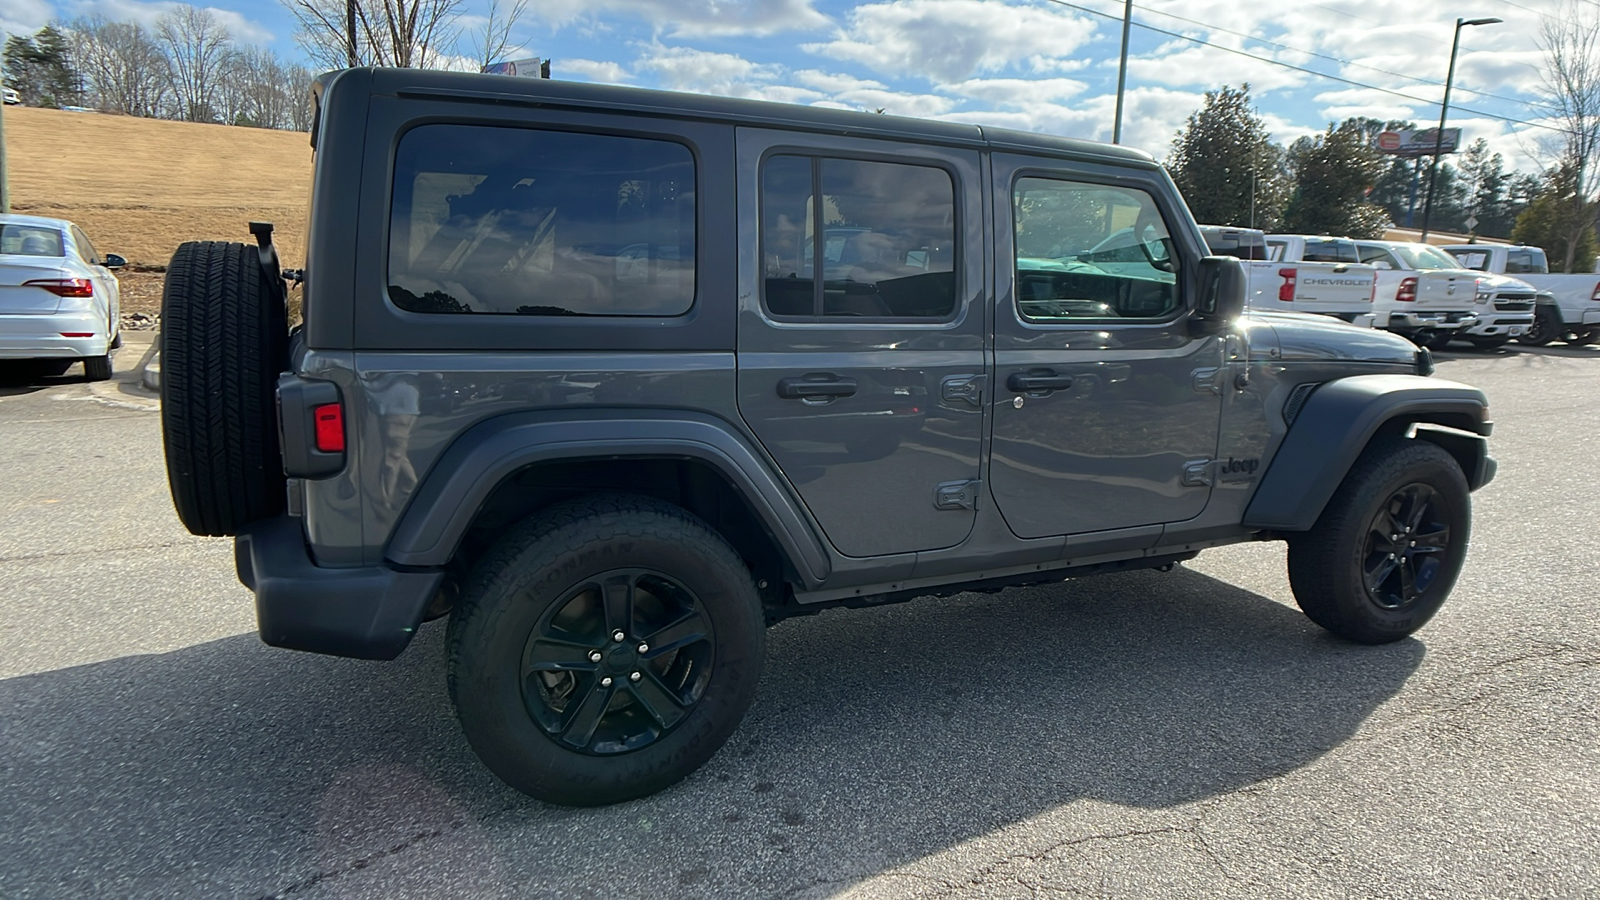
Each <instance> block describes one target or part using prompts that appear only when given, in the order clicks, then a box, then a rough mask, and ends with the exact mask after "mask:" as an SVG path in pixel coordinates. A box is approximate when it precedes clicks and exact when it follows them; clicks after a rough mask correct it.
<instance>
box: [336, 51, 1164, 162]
mask: <svg viewBox="0 0 1600 900" xmlns="http://www.w3.org/2000/svg"><path fill="white" fill-rule="evenodd" d="M351 89H354V90H357V91H359V90H362V89H365V90H367V91H369V92H370V93H372V94H378V95H386V96H395V97H414V98H417V99H425V98H426V99H441V100H457V101H465V102H479V103H491V104H514V105H526V106H533V107H540V106H542V107H563V106H571V107H577V108H582V109H589V110H593V109H596V108H605V109H611V110H615V111H617V112H626V113H633V114H636V115H646V116H667V117H672V118H680V119H681V118H689V119H698V120H701V121H712V122H722V123H731V124H737V125H752V126H765V127H777V128H789V129H797V130H803V131H813V132H827V133H830V134H839V135H849V136H854V137H868V138H890V139H897V140H905V139H907V138H910V139H913V140H917V141H923V142H928V143H936V144H944V145H955V146H970V147H988V148H991V149H996V150H1019V151H1023V152H1032V153H1038V152H1044V153H1051V154H1056V155H1067V156H1076V157H1087V158H1098V159H1101V160H1114V161H1116V162H1118V163H1121V164H1124V165H1126V164H1128V163H1133V164H1136V165H1139V166H1141V167H1145V168H1158V164H1157V163H1156V161H1155V158H1154V157H1152V156H1151V155H1150V154H1148V153H1146V152H1144V151H1142V150H1135V149H1132V148H1129V147H1121V146H1117V145H1115V144H1102V143H1099V142H1097V141H1086V140H1079V139H1076V138H1066V137H1058V136H1056V135H1048V134H1036V133H1033V132H1027V131H1016V130H1013V129H1009V128H993V127H989V126H986V125H968V124H962V123H957V122H941V121H935V120H930V119H912V118H906V117H902V116H890V115H877V114H875V113H866V112H855V111H853V110H843V109H825V108H822V107H815V106H800V105H798V104H793V103H774V102H771V101H767V100H744V99H737V98H732V97H715V96H711V95H708V94H689V93H682V92H677V91H657V90H650V89H647V88H636V87H621V86H618V85H606V84H587V83H582V82H575V81H560V80H556V79H545V78H517V77H510V76H506V75H480V74H475V73H470V72H441V71H436V70H430V69H382V68H364V69H341V70H338V71H334V72H328V73H326V74H323V75H321V76H318V77H317V79H316V80H315V81H314V82H313V83H312V92H313V94H314V95H315V96H316V97H317V100H318V104H319V106H320V105H321V102H322V98H323V97H324V96H325V95H326V94H327V93H328V92H330V91H335V90H351ZM317 128H318V126H317V125H313V127H312V132H311V144H312V146H313V147H315V146H316V144H317Z"/></svg>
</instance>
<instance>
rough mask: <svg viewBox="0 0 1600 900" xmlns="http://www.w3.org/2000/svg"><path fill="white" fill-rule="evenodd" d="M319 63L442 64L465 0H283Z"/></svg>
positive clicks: (302, 43)
mask: <svg viewBox="0 0 1600 900" xmlns="http://www.w3.org/2000/svg"><path fill="white" fill-rule="evenodd" d="M282 2H283V4H284V6H285V7H287V8H288V10H289V12H290V13H292V14H293V15H294V17H295V21H296V22H297V23H298V24H299V26H300V29H299V31H298V32H296V34H295V40H296V41H297V42H299V44H300V46H301V48H302V49H304V50H305V51H306V55H307V56H309V57H311V59H312V61H313V62H315V63H317V64H318V65H319V66H322V67H324V68H329V69H337V68H341V67H344V66H352V65H355V66H399V67H401V68H412V69H424V68H430V67H432V66H435V65H439V64H440V63H442V62H443V61H444V57H445V56H446V55H447V53H448V51H449V50H450V49H451V48H452V47H453V46H454V44H455V42H456V39H457V37H458V36H459V33H458V29H457V27H456V20H457V19H459V18H460V16H461V4H462V2H463V0H282Z"/></svg>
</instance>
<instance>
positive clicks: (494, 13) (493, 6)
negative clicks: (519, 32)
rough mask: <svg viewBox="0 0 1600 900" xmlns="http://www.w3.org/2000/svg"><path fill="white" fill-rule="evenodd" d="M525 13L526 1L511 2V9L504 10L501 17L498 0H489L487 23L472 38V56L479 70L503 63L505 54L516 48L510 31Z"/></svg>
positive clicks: (526, 9)
mask: <svg viewBox="0 0 1600 900" xmlns="http://www.w3.org/2000/svg"><path fill="white" fill-rule="evenodd" d="M527 11H528V0H512V2H511V8H510V9H508V10H505V11H504V14H503V15H502V11H501V7H500V0H489V18H488V21H486V22H484V24H483V28H482V29H481V30H479V31H475V32H474V33H473V36H472V56H473V59H474V61H476V62H477V63H478V67H479V68H480V69H481V68H483V67H485V66H487V65H489V64H491V63H496V62H502V61H504V60H505V57H506V54H507V52H508V51H510V50H512V49H513V48H515V47H516V44H514V43H513V42H512V40H511V31H512V29H514V28H516V27H517V23H518V22H519V21H521V19H522V17H523V15H524V14H525V13H527Z"/></svg>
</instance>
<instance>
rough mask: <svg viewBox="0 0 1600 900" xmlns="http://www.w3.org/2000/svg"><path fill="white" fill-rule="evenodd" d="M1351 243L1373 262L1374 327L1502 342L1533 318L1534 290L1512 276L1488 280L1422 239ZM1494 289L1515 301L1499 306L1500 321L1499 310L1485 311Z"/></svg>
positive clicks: (1439, 341)
mask: <svg viewBox="0 0 1600 900" xmlns="http://www.w3.org/2000/svg"><path fill="white" fill-rule="evenodd" d="M1356 245H1357V247H1358V248H1359V249H1360V252H1361V260H1362V261H1363V262H1367V263H1371V264H1372V265H1374V266H1376V267H1377V268H1378V296H1377V301H1376V303H1375V304H1374V307H1373V311H1374V312H1375V313H1376V314H1377V317H1378V321H1377V327H1379V328H1384V329H1387V330H1389V331H1392V332H1394V333H1395V334H1399V335H1403V336H1405V337H1408V338H1410V339H1411V340H1412V341H1413V342H1415V343H1417V344H1421V345H1425V346H1431V347H1436V348H1437V347H1442V346H1444V345H1445V344H1447V343H1449V342H1450V341H1451V340H1452V339H1453V338H1457V337H1459V338H1464V339H1471V340H1474V341H1479V340H1484V341H1490V342H1495V343H1497V344H1503V343H1505V341H1506V340H1508V339H1509V338H1510V337H1513V336H1515V335H1517V334H1521V333H1522V330H1523V329H1525V328H1527V327H1529V326H1530V325H1531V323H1532V321H1533V320H1532V315H1531V313H1532V303H1533V294H1534V291H1533V290H1532V289H1531V288H1530V287H1528V286H1527V285H1525V284H1521V283H1519V282H1515V280H1514V279H1506V281H1507V282H1509V283H1506V284H1495V283H1492V282H1491V281H1490V278H1489V276H1485V275H1483V274H1482V273H1479V272H1472V271H1469V270H1467V269H1463V268H1462V267H1461V265H1460V264H1459V263H1457V262H1456V261H1455V259H1454V258H1453V257H1451V256H1450V254H1448V253H1445V252H1444V251H1442V250H1440V249H1439V248H1437V247H1432V246H1429V245H1427V244H1418V243H1411V242H1408V241H1357V242H1356ZM1499 292H1505V296H1503V297H1500V298H1499V300H1498V301H1497V302H1498V303H1506V304H1510V305H1511V306H1512V307H1514V308H1511V309H1507V310H1505V311H1504V312H1505V316H1506V317H1507V322H1506V323H1505V324H1496V323H1498V322H1499V321H1500V316H1498V315H1496V316H1492V317H1491V316H1488V315H1487V313H1488V312H1489V302H1490V300H1491V298H1493V297H1494V296H1495V295H1496V294H1497V293H1499ZM1480 312H1482V313H1484V314H1485V315H1480ZM1518 316H1520V318H1518ZM1511 319H1515V321H1514V322H1513V321H1511ZM1513 328H1514V329H1517V330H1516V332H1515V333H1514V334H1513V333H1511V329H1513ZM1490 329H1492V330H1490Z"/></svg>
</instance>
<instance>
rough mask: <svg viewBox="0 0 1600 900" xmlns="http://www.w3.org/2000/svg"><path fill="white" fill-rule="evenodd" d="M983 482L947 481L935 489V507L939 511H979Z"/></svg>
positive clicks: (975, 480) (974, 480)
mask: <svg viewBox="0 0 1600 900" xmlns="http://www.w3.org/2000/svg"><path fill="white" fill-rule="evenodd" d="M982 486H983V482H982V481H979V480H977V479H973V480H972V481H946V482H944V483H943V484H941V485H939V486H938V487H936V488H934V489H933V505H934V506H935V507H937V508H938V509H977V508H978V489H979V488H980V487H982Z"/></svg>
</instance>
